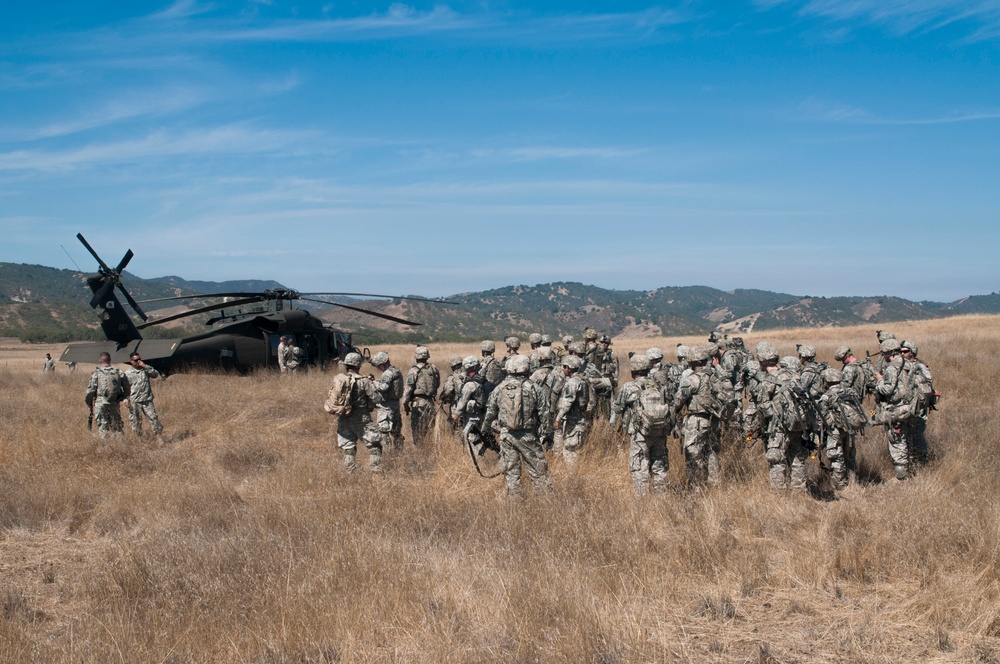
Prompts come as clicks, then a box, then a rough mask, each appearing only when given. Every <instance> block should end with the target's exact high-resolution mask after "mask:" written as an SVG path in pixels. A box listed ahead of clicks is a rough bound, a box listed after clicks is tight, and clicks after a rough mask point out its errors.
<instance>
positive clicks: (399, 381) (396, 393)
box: [371, 351, 403, 450]
mask: <svg viewBox="0 0 1000 664" xmlns="http://www.w3.org/2000/svg"><path fill="white" fill-rule="evenodd" d="M371 363H372V364H373V365H374V366H375V368H377V369H378V370H379V371H381V372H382V374H381V375H380V376H379V377H378V380H376V381H375V394H376V395H377V397H376V399H375V402H376V407H375V428H376V429H378V430H379V432H380V433H381V434H382V449H383V450H386V449H395V450H401V449H403V416H402V414H400V412H399V400H400V399H402V398H403V373H402V372H401V371H400V370H399V369H397V368H396V367H394V366H392V364H391V363H390V361H389V353H386V352H385V351H381V352H378V353H375V355H374V356H372V359H371Z"/></svg>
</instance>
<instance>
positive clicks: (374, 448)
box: [337, 411, 382, 472]
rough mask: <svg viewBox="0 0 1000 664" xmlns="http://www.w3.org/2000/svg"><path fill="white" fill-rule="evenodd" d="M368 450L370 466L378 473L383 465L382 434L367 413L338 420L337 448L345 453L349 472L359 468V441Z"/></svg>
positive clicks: (361, 412) (345, 463)
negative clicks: (356, 459)
mask: <svg viewBox="0 0 1000 664" xmlns="http://www.w3.org/2000/svg"><path fill="white" fill-rule="evenodd" d="M359 440H360V441H362V442H363V443H364V444H365V447H367V448H368V465H369V467H371V469H372V470H373V471H376V472H377V471H378V470H379V467H380V466H381V464H382V433H381V432H380V431H379V430H378V429H376V428H375V425H374V424H372V418H371V415H370V414H369V413H368V412H367V411H360V412H359V413H351V414H350V415H346V416H344V417H338V418H337V447H339V448H340V449H341V450H343V451H344V465H345V466H347V469H348V470H354V469H355V468H356V467H357V464H356V463H355V457H356V456H357V454H358V441H359Z"/></svg>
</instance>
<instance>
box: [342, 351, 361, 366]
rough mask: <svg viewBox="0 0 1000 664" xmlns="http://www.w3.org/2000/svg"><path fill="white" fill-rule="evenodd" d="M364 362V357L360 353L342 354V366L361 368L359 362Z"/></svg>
mask: <svg viewBox="0 0 1000 664" xmlns="http://www.w3.org/2000/svg"><path fill="white" fill-rule="evenodd" d="M362 362H364V358H363V357H361V353H348V354H347V355H345V356H344V366H345V367H354V368H355V369H360V368H361V363H362Z"/></svg>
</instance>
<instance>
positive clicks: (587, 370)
mask: <svg viewBox="0 0 1000 664" xmlns="http://www.w3.org/2000/svg"><path fill="white" fill-rule="evenodd" d="M568 350H569V354H570V355H572V356H574V357H578V358H580V361H581V364H580V368H579V369H578V370H577V372H576V373H577V377H579V378H581V379H584V380H587V381H589V382H590V388H591V396H593V397H594V398H593V399H592V403H593V404H594V405H593V406H592V407H591V408H590V409H589V410H588V411H587V416H588V417H590V419H594V417H596V416H597V413H598V408H599V405H598V404H599V403H600V398H601V395H602V394H606V393H608V392H609V391H611V382H610V381H609V380H608V379H607V378H606V377H605V376H604V375H603V374H601V372H600V370H599V369H598V368H597V367H596V366H594V365H593V364H591V363H590V362H589V361H588V360H587V358H586V357H585V355H586V352H587V346H586V344H584V342H582V341H574V342H573V343H571V344H570V345H569V348H568ZM563 359H566V358H563ZM608 414H609V415H610V409H609V413H608Z"/></svg>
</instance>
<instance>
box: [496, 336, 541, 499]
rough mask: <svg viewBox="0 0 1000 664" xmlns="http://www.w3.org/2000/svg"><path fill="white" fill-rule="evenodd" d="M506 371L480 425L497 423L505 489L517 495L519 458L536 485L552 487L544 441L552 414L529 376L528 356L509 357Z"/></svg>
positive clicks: (519, 470) (538, 487)
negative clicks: (507, 374) (504, 377)
mask: <svg viewBox="0 0 1000 664" xmlns="http://www.w3.org/2000/svg"><path fill="white" fill-rule="evenodd" d="M509 371H510V375H509V376H508V377H507V378H506V379H505V380H504V382H503V383H501V384H500V385H499V386H498V387H497V388H496V389H495V390H493V393H492V394H490V397H489V401H488V402H487V406H486V417H485V418H484V420H483V429H484V430H485V429H488V428H490V427H491V426H492V425H493V423H494V422H497V423H498V424H499V425H500V436H499V442H500V463H501V465H502V467H503V470H504V475H505V476H506V484H507V493H508V495H510V496H517V495H519V493H520V490H521V464H522V462H523V463H524V466H525V468H526V469H527V471H528V477H529V478H530V479H531V483H532V484H533V485H534V486H535V488H536V489H539V490H548V489H549V488H551V480H550V479H549V474H548V464H547V463H546V461H545V450H544V447H543V445H544V443H543V441H545V440H547V439H548V438H549V437H550V436H551V435H552V417H551V414H550V412H549V405H548V401H547V399H546V398H545V395H544V394H543V393H542V390H541V388H540V387H539V386H538V385H535V384H534V383H533V382H531V381H530V380H528V376H527V374H528V358H527V357H524V356H523V355H521V356H516V357H513V358H511V360H510V363H509Z"/></svg>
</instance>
